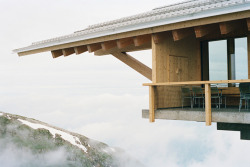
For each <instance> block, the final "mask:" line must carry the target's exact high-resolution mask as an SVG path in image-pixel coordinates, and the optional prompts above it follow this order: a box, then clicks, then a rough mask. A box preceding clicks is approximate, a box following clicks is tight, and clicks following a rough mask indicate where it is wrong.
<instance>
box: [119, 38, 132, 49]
mask: <svg viewBox="0 0 250 167" xmlns="http://www.w3.org/2000/svg"><path fill="white" fill-rule="evenodd" d="M116 42H117V46H118V48H119V49H122V48H126V47H127V46H129V45H132V44H134V41H133V38H123V39H118V40H117V41H116Z"/></svg>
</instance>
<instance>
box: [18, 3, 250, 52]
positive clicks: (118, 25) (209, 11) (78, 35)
mask: <svg viewBox="0 0 250 167" xmlns="http://www.w3.org/2000/svg"><path fill="white" fill-rule="evenodd" d="M249 2H250V0H188V1H184V2H181V3H176V4H172V5H168V6H163V7H159V8H155V9H153V10H151V11H148V12H144V13H141V14H137V15H133V16H129V17H124V18H121V19H117V20H112V21H108V22H104V23H99V24H94V25H90V26H89V27H87V28H86V29H83V30H80V31H76V32H74V33H72V34H69V35H65V36H61V37H57V38H52V39H48V40H43V41H39V42H34V43H32V45H31V46H28V47H26V48H21V49H17V50H14V52H22V51H27V50H29V49H30V50H32V48H36V47H38V48H42V47H49V46H53V45H59V44H64V43H69V42H75V41H80V40H86V39H91V38H96V37H101V36H106V35H112V34H117V33H122V32H128V31H133V30H139V29H143V28H150V27H155V26H160V25H166V24H171V23H176V22H180V21H185V20H193V19H197V18H204V17H210V16H215V15H220V14H227V13H232V12H238V11H244V10H249V9H250V3H249ZM225 9H229V10H225ZM201 13H203V14H201ZM204 13H205V14H204ZM195 14H197V15H198V14H201V15H200V16H196V15H195Z"/></svg>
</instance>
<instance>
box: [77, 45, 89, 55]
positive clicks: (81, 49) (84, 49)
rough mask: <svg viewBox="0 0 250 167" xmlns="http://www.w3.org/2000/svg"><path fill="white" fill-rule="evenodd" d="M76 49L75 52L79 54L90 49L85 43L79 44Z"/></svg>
mask: <svg viewBox="0 0 250 167" xmlns="http://www.w3.org/2000/svg"><path fill="white" fill-rule="evenodd" d="M74 50H75V53H76V54H77V55H79V54H81V53H84V52H86V51H88V47H87V46H86V45H83V46H77V47H74Z"/></svg>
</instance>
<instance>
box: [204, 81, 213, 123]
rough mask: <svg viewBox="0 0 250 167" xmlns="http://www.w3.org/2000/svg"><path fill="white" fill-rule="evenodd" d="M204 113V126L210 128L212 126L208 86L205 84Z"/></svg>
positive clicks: (209, 89)
mask: <svg viewBox="0 0 250 167" xmlns="http://www.w3.org/2000/svg"><path fill="white" fill-rule="evenodd" d="M205 113H206V126H210V125H211V124H212V112H211V87H210V84H205Z"/></svg>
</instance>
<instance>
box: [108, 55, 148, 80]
mask: <svg viewBox="0 0 250 167" xmlns="http://www.w3.org/2000/svg"><path fill="white" fill-rule="evenodd" d="M112 55H113V56H114V57H116V58H117V59H119V60H120V61H122V62H123V63H125V64H127V65H128V66H129V67H131V68H133V69H134V70H135V71H137V72H139V73H140V74H142V75H143V76H145V77H146V78H148V79H149V80H152V69H151V68H149V67H148V66H146V65H145V64H143V63H141V62H140V61H138V60H136V59H135V58H133V57H132V56H130V55H128V54H127V53H112Z"/></svg>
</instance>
